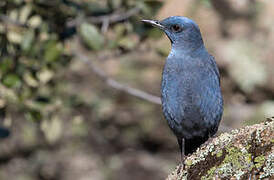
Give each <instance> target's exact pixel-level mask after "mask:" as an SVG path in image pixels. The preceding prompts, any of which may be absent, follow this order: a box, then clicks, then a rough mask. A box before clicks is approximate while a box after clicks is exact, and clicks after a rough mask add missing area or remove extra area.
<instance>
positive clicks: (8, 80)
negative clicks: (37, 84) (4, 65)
mask: <svg viewBox="0 0 274 180" xmlns="http://www.w3.org/2000/svg"><path fill="white" fill-rule="evenodd" d="M3 84H4V85H5V86H7V87H9V88H11V87H19V86H20V85H21V81H20V78H19V77H18V76H17V75H16V74H8V75H6V76H5V77H4V80H3Z"/></svg>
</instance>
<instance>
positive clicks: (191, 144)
mask: <svg viewBox="0 0 274 180" xmlns="http://www.w3.org/2000/svg"><path fill="white" fill-rule="evenodd" d="M142 22H144V23H146V24H149V25H152V26H154V27H157V28H159V29H161V30H162V31H164V33H165V34H166V35H167V37H168V38H169V40H170V42H171V50H170V53H169V55H168V57H167V58H166V62H165V65H164V68H163V72H162V83H161V101H162V111H163V115H164V117H165V119H166V120H167V123H168V125H169V127H170V129H171V130H172V131H173V133H174V134H175V136H176V137H177V141H178V144H179V148H180V151H181V163H182V164H184V160H185V156H186V155H188V154H191V153H193V152H194V151H196V149H198V148H199V147H200V146H201V144H203V143H204V142H206V141H207V140H208V139H209V138H210V137H212V136H213V135H215V134H216V132H217V131H218V127H219V124H220V121H221V119H222V114H223V97H222V92H221V87H220V73H219V69H218V67H217V64H216V61H215V59H214V57H213V56H212V55H211V54H209V52H208V51H207V49H206V47H205V45H204V42H203V38H202V35H201V32H200V28H199V26H198V25H197V24H196V23H195V22H194V21H193V20H191V19H190V18H187V17H184V16H171V17H168V18H166V19H163V20H161V21H158V20H142ZM183 167H184V166H183Z"/></svg>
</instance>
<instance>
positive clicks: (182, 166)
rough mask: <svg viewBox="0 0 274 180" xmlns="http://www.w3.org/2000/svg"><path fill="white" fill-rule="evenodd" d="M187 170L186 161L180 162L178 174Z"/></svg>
mask: <svg viewBox="0 0 274 180" xmlns="http://www.w3.org/2000/svg"><path fill="white" fill-rule="evenodd" d="M184 170H185V162H181V163H180V164H179V167H178V169H177V174H180V172H181V171H184Z"/></svg>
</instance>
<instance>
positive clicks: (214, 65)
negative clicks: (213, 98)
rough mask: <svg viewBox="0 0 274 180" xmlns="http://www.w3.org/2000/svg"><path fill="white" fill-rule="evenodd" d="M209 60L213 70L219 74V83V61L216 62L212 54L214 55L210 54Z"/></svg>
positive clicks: (218, 75)
mask: <svg viewBox="0 0 274 180" xmlns="http://www.w3.org/2000/svg"><path fill="white" fill-rule="evenodd" d="M209 62H210V65H211V67H212V69H213V71H214V72H215V74H216V75H217V77H218V80H219V84H220V72H219V69H218V66H217V63H216V61H215V58H214V56H212V55H210V54H209Z"/></svg>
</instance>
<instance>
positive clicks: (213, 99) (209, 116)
mask: <svg viewBox="0 0 274 180" xmlns="http://www.w3.org/2000/svg"><path fill="white" fill-rule="evenodd" d="M204 70H205V72H206V73H209V74H211V75H209V76H208V75H207V76H206V75H204V76H203V75H202V77H201V78H202V79H203V80H202V81H201V82H200V83H201V84H200V91H201V92H203V93H201V96H200V98H199V99H197V102H198V104H200V113H201V114H202V116H203V117H204V120H205V122H206V123H207V124H208V125H209V126H210V127H211V129H210V130H209V135H214V134H215V133H216V132H217V129H218V126H219V122H220V120H221V117H222V113H223V98H222V94H221V88H220V73H219V70H218V67H217V64H216V62H215V60H214V57H213V56H211V55H210V57H209V65H206V66H205V67H204Z"/></svg>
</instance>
